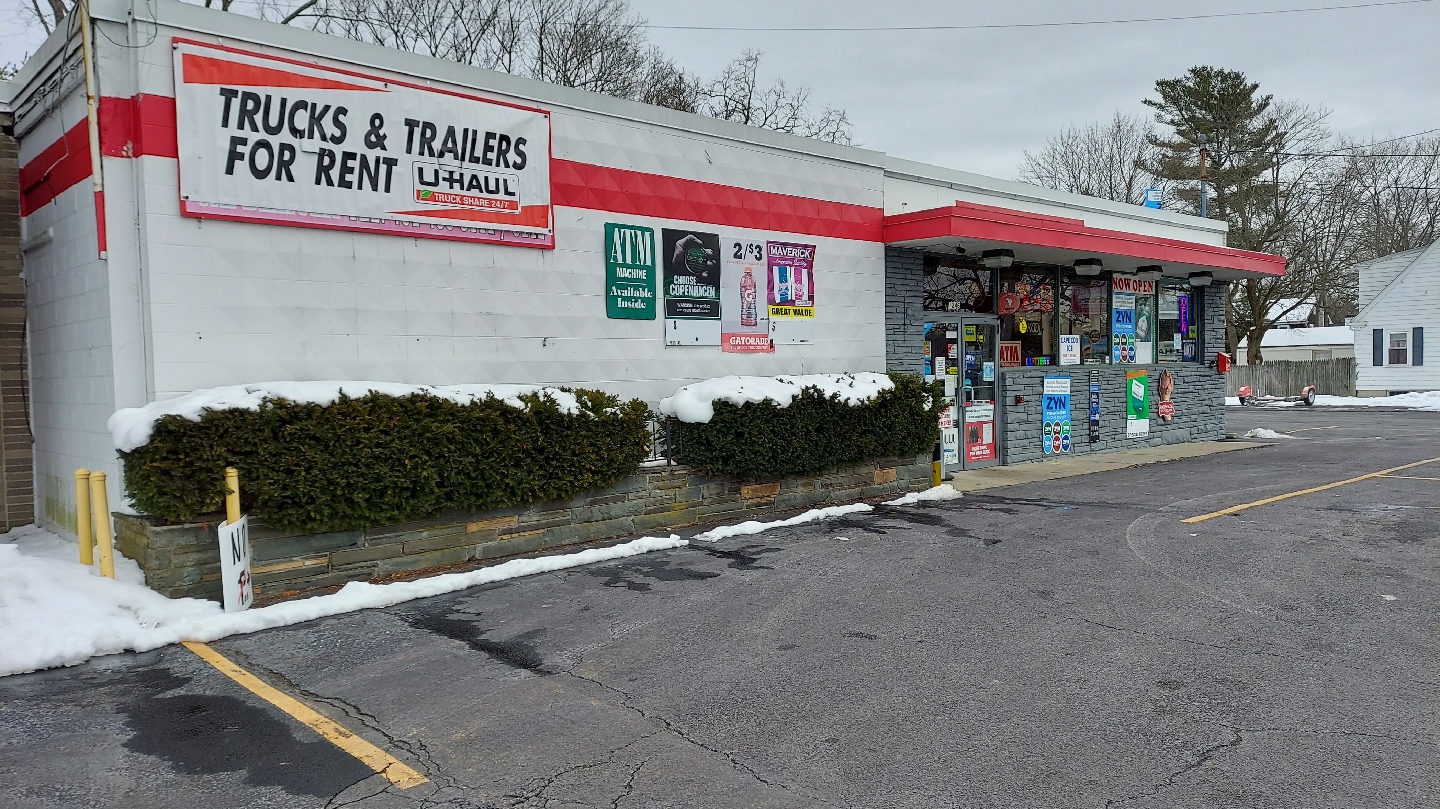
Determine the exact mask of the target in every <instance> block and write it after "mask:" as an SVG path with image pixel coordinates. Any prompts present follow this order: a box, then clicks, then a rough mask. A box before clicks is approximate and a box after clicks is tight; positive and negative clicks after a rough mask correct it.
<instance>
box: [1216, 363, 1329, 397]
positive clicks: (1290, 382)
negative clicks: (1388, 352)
mask: <svg viewBox="0 0 1440 809" xmlns="http://www.w3.org/2000/svg"><path fill="white" fill-rule="evenodd" d="M1242 385H1249V386H1250V389H1251V391H1252V392H1254V394H1255V395H1256V396H1299V395H1300V393H1301V391H1303V390H1305V386H1306V385H1314V386H1315V387H1316V390H1317V392H1319V393H1322V394H1325V395H1328V396H1354V395H1355V358H1354V357H1344V358H1341V359H1334V360H1303V361H1302V360H1276V361H1274V362H1262V363H1260V364H1259V365H1234V366H1231V368H1230V373H1228V374H1226V375H1225V395H1226V396H1235V395H1237V393H1236V392H1237V391H1239V390H1240V387H1241V386H1242Z"/></svg>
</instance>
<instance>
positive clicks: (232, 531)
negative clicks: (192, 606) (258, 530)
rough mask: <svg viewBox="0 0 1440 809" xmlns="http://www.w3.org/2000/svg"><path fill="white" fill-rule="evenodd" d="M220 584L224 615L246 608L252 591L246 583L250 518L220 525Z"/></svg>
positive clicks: (247, 577)
mask: <svg viewBox="0 0 1440 809" xmlns="http://www.w3.org/2000/svg"><path fill="white" fill-rule="evenodd" d="M220 584H221V590H222V592H223V593H224V597H225V611H226V612H240V611H241V610H247V609H249V608H250V603H251V602H252V601H254V600H255V587H254V584H253V583H252V582H251V580H250V518H249V516H245V517H241V518H240V519H238V520H236V521H235V522H226V523H221V524H220Z"/></svg>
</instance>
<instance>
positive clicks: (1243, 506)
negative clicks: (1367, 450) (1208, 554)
mask: <svg viewBox="0 0 1440 809" xmlns="http://www.w3.org/2000/svg"><path fill="white" fill-rule="evenodd" d="M1436 461H1440V458H1431V459H1430V460H1428V461H1416V462H1415V463H1407V464H1405V465H1404V466H1396V467H1394V468H1391V469H1381V470H1380V471H1379V472H1371V473H1370V474H1368V475H1361V476H1360V477H1358V478H1350V479H1348V480H1337V481H1335V482H1334V483H1327V484H1325V485H1324V486H1316V487H1314V488H1311V489H1301V490H1300V491H1298V492H1290V493H1289V494H1282V495H1277V496H1275V497H1267V498H1265V499H1264V500H1256V501H1255V502H1253V503H1242V504H1240V505H1238V506H1231V507H1229V508H1222V509H1220V510H1219V511H1212V512H1210V513H1209V514H1201V515H1199V516H1198V517H1187V518H1186V519H1183V520H1181V521H1180V522H1183V523H1197V522H1205V521H1206V520H1213V519H1215V518H1216V517H1224V516H1225V515H1226V514H1234V513H1236V512H1237V511H1244V510H1245V509H1247V508H1254V507H1256V506H1264V505H1269V504H1270V503H1278V502H1280V501H1281V500H1289V499H1290V498H1292V497H1299V496H1301V495H1305V494H1314V493H1315V492H1323V491H1325V490H1326V489H1333V488H1335V487H1337V486H1344V485H1347V484H1350V483H1359V482H1360V481H1362V480H1370V479H1372V478H1381V477H1386V476H1387V475H1389V474H1390V473H1392V472H1399V471H1401V470H1403V469H1411V468H1414V467H1416V466H1424V465H1425V464H1427V463H1435V462H1436Z"/></svg>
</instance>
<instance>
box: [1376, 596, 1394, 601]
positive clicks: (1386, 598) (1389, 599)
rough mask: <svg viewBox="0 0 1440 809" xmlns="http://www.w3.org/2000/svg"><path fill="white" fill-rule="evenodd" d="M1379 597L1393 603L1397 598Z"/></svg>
mask: <svg viewBox="0 0 1440 809" xmlns="http://www.w3.org/2000/svg"><path fill="white" fill-rule="evenodd" d="M1380 597H1381V598H1383V599H1385V600H1386V601H1394V600H1395V599H1396V598H1397V597H1396V596H1380Z"/></svg>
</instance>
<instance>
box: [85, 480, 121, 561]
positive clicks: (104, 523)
mask: <svg viewBox="0 0 1440 809" xmlns="http://www.w3.org/2000/svg"><path fill="white" fill-rule="evenodd" d="M90 508H91V510H92V511H94V512H95V547H96V549H97V550H98V551H99V553H98V555H99V557H100V575H102V576H104V577H105V578H107V579H113V578H115V546H114V544H113V538H112V537H111V534H110V496H109V495H108V494H106V493H105V473H104V472H91V473H90Z"/></svg>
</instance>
